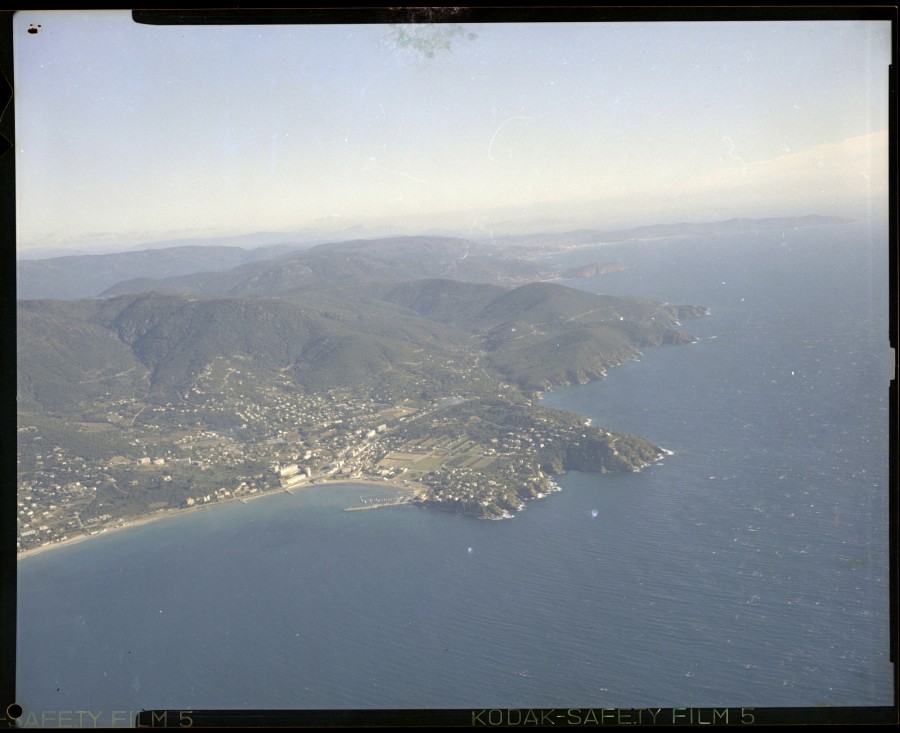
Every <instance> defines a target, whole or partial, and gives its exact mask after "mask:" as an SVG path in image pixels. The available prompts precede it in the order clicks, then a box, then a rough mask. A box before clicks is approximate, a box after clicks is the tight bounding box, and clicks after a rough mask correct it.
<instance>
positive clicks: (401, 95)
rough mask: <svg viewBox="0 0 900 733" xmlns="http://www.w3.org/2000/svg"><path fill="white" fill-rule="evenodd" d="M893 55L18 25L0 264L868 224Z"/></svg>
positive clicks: (508, 26)
mask: <svg viewBox="0 0 900 733" xmlns="http://www.w3.org/2000/svg"><path fill="white" fill-rule="evenodd" d="M38 26H39V27H38ZM35 30H36V31H37V32H29V31H35ZM890 32H891V28H890V23H889V22H888V21H774V22H768V21H711V22H636V23H632V22H611V23H464V24H459V25H454V24H439V25H388V24H385V25H377V24H373V25H314V26H303V25H257V26H157V25H143V24H136V23H134V22H133V21H132V18H131V14H130V12H129V11H68V12H65V11H43V12H31V11H23V12H20V13H17V14H16V16H15V17H14V30H13V43H14V63H15V104H16V112H15V114H16V169H17V173H16V186H17V254H19V255H20V256H21V255H27V253H28V252H29V251H37V249H39V248H40V249H45V250H46V249H47V248H54V249H58V250H59V251H60V253H64V251H65V250H66V249H71V250H74V249H82V250H83V249H84V248H86V247H87V248H90V247H119V248H125V247H126V246H131V245H134V244H136V243H140V242H151V241H161V240H167V239H174V238H201V237H216V236H226V235H239V234H245V233H251V232H260V231H267V232H269V231H274V232H292V231H299V230H302V229H308V228H313V229H322V230H337V229H340V228H342V227H352V226H357V225H363V226H366V225H371V226H376V225H377V226H381V227H386V228H388V229H390V228H395V229H396V230H397V231H398V232H400V231H414V230H421V231H426V230H429V229H435V228H447V229H454V230H460V231H471V232H486V231H491V232H494V231H497V232H499V233H506V232H507V231H512V230H514V229H515V228H516V227H519V228H522V227H528V226H532V227H536V228H538V229H539V228H540V227H541V225H543V226H545V228H546V229H548V230H565V229H567V228H569V229H571V228H574V227H580V226H594V227H600V228H603V227H610V228H612V227H619V226H631V225H634V226H638V225H643V224H657V223H667V222H676V221H715V220H720V219H727V218H732V217H736V216H747V217H761V216H784V215H806V214H810V213H818V214H823V215H827V214H838V215H844V216H856V215H857V214H858V212H860V211H872V210H875V211H879V212H880V211H885V208H884V207H885V205H886V201H887V196H888V183H887V182H888V131H887V128H888V65H889V64H890V61H891V45H890V44H891V40H890Z"/></svg>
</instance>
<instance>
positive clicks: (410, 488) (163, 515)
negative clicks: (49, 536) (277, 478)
mask: <svg viewBox="0 0 900 733" xmlns="http://www.w3.org/2000/svg"><path fill="white" fill-rule="evenodd" d="M328 484H350V485H364V486H375V487H384V488H390V489H395V490H396V489H399V490H401V491H405V492H408V493H412V494H414V493H419V492H421V491H422V490H423V489H425V486H423V485H422V484H418V483H414V482H405V483H404V482H401V481H393V480H390V479H378V478H343V479H337V478H324V479H317V480H315V481H306V482H303V483H298V484H296V485H294V486H290V487H288V488H287V489H286V488H284V487H280V488H277V489H271V490H269V491H264V492H260V493H257V494H250V495H249V496H241V497H236V496H233V497H231V498H228V499H220V500H218V501H215V502H211V503H209V504H201V505H199V506H190V507H179V508H176V509H164V510H162V511H157V512H154V513H152V514H141V515H138V516H135V517H131V518H126V519H123V520H121V524H114V525H112V526H110V527H105V528H103V529H100V530H99V531H98V532H97V533H96V534H82V535H77V536H76V537H67V538H66V539H64V540H62V541H61V542H48V543H47V544H45V545H39V546H38V547H31V548H29V549H27V550H22V551H21V552H18V553H16V561H18V560H22V559H24V558H26V557H33V556H35V555H40V554H42V553H44V552H48V551H50V550H54V549H56V548H58V547H69V546H71V545H76V544H78V543H80V542H84V541H86V540H91V539H94V538H95V537H101V536H104V535H109V534H112V533H113V532H119V531H121V530H124V529H130V528H131V527H138V526H140V525H143V524H149V523H150V522H156V521H159V520H161V519H168V518H171V517H179V516H182V515H184V514H187V513H189V512H196V511H203V510H207V509H214V508H216V507H220V506H226V505H229V504H231V503H233V502H239V503H241V504H247V503H249V502H251V501H253V500H254V499H262V498H263V497H266V496H281V495H283V494H292V493H293V490H294V489H307V488H310V487H315V486H325V485H328ZM288 489H290V490H288Z"/></svg>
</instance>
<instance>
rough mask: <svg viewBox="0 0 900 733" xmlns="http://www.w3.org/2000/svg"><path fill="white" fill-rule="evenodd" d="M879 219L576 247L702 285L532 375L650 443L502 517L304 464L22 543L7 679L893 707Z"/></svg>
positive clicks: (129, 699) (137, 689) (558, 702)
mask: <svg viewBox="0 0 900 733" xmlns="http://www.w3.org/2000/svg"><path fill="white" fill-rule="evenodd" d="M886 253H887V246H886V233H885V232H882V231H870V230H868V229H867V228H866V227H863V226H860V225H851V226H842V227H831V228H821V229H804V230H788V231H785V232H782V231H780V230H779V231H766V232H758V233H745V234H741V235H740V236H727V237H709V238H697V239H690V238H684V239H677V240H668V241H657V242H652V243H644V244H633V245H629V246H628V247H618V248H605V247H604V248H603V249H602V250H600V251H595V252H588V251H584V250H582V251H579V252H577V253H572V254H571V255H570V256H569V260H570V263H571V264H575V263H577V262H587V261H592V260H596V259H598V258H603V259H616V260H620V261H623V262H625V263H626V264H627V265H628V266H629V269H628V270H627V271H625V272H621V273H614V274H611V275H606V276H602V277H598V278H592V279H588V280H580V281H573V282H572V283H571V284H572V285H575V286H577V287H582V288H585V289H589V290H593V291H597V292H607V293H611V294H632V295H644V296H647V297H652V298H656V299H659V300H666V301H669V302H672V303H695V304H700V305H706V306H709V307H710V308H711V309H712V314H711V315H710V316H708V317H706V318H704V319H700V320H696V321H691V322H687V323H685V324H684V326H685V329H686V330H689V331H691V332H692V333H695V334H696V335H698V336H700V338H701V340H700V341H699V342H698V343H697V344H694V345H692V346H679V347H664V348H660V349H653V350H648V352H647V353H646V354H645V356H644V357H643V358H642V359H641V361H640V362H636V363H631V364H627V365H623V366H621V367H617V368H616V369H613V370H611V372H610V374H609V377H608V378H607V379H605V380H603V381H601V382H597V383H594V384H590V385H584V386H579V387H572V388H566V389H560V390H558V391H556V392H554V393H552V394H550V395H548V396H547V397H546V398H545V400H544V401H545V403H546V404H548V405H552V406H557V407H562V408H566V409H572V410H576V411H578V412H581V413H583V414H584V415H586V416H588V417H591V418H593V419H594V422H595V423H596V424H600V425H605V426H608V427H611V428H614V429H620V430H625V431H631V432H634V433H637V434H639V435H643V436H645V437H647V438H650V439H651V440H653V441H655V442H657V443H658V444H659V445H662V446H663V447H666V448H668V449H670V450H673V451H674V452H675V454H674V455H672V456H670V457H668V458H666V459H665V461H664V462H662V463H661V464H659V465H655V466H653V467H651V468H649V469H647V470H645V471H644V472H642V473H639V474H629V475H616V476H597V475H589V474H577V473H571V474H568V475H566V476H565V477H563V479H562V481H561V483H562V485H563V487H564V490H563V491H562V492H560V493H558V494H554V495H552V496H550V497H548V498H546V499H544V500H541V501H536V502H532V503H531V504H530V505H529V506H528V508H527V510H526V511H525V512H522V513H521V514H519V515H517V516H516V517H515V518H514V519H513V520H510V521H505V522H483V521H477V520H471V519H465V518H461V517H456V516H452V515H445V514H441V513H438V512H433V511H425V510H419V509H415V508H411V507H400V508H396V509H388V510H379V511H370V512H352V513H347V512H343V511H342V509H343V508H344V507H345V506H348V505H349V504H352V503H356V501H357V498H358V496H360V495H361V494H366V493H371V492H374V491H375V489H366V488H360V487H329V488H325V487H322V488H314V489H310V490H308V491H304V492H302V493H297V494H295V495H293V496H291V495H287V494H282V495H278V496H273V497H269V498H265V499H260V500H259V501H254V502H251V503H250V504H247V505H243V504H233V505H228V506H223V507H218V508H215V509H211V510H208V511H203V512H196V513H193V514H190V515H183V516H179V517H175V518H171V519H167V520H165V521H161V522H157V523H153V524H148V525H145V526H142V527H136V528H133V529H131V530H127V531H123V532H119V533H115V534H111V535H105V536H100V537H96V538H94V539H92V540H90V541H88V542H84V543H81V544H79V545H75V546H72V547H68V548H64V549H58V550H54V551H52V552H47V553H44V554H42V555H37V556H34V557H31V558H26V559H25V560H22V561H20V562H19V591H18V603H19V619H18V624H19V646H18V659H17V675H18V702H20V703H21V704H23V705H24V706H25V708H26V713H27V712H28V711H33V710H34V711H41V710H47V709H52V710H60V709H64V710H65V709H71V710H78V709H81V710H88V709H90V710H107V711H108V710H111V709H116V710H139V709H141V708H185V707H187V708H194V709H197V708H244V707H247V708H397V707H401V708H402V707H408V708H423V707H442V708H444V707H451V708H452V707H523V706H532V707H537V706H547V707H552V706H556V707H559V706H569V707H572V706H581V707H587V706H593V707H600V706H605V707H630V706H651V705H652V706H664V707H676V706H719V707H722V706H726V705H727V706H755V707H776V706H813V705H823V704H828V705H842V706H846V705H889V704H891V702H892V690H893V681H892V680H893V678H892V673H893V670H892V666H891V664H890V662H889V648H888V643H889V626H888V623H889V619H888V611H889V603H888V601H889V599H888V565H887V552H888V512H887V508H888V468H887V451H888V438H887V430H888V403H887V389H888V380H889V379H890V377H891V362H890V356H889V351H888V348H887V347H888V344H887V307H886V303H887V254H886Z"/></svg>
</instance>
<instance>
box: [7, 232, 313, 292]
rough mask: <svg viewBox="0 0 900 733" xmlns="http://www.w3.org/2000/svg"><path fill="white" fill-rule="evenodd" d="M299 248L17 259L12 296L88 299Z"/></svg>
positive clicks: (171, 250)
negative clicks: (120, 286) (135, 282)
mask: <svg viewBox="0 0 900 733" xmlns="http://www.w3.org/2000/svg"><path fill="white" fill-rule="evenodd" d="M299 246H300V245H290V244H282V245H272V246H268V247H261V248H259V249H249V250H248V249H242V248H240V247H216V246H182V247H170V248H166V249H147V250H141V251H137V252H116V253H113V254H101V255H68V256H65V257H51V258H48V259H42V260H19V261H18V262H16V290H17V297H19V298H20V299H40V298H59V299H66V300H69V299H71V300H75V299H78V298H92V297H95V296H97V295H99V294H100V293H102V292H103V291H104V290H106V289H107V288H110V287H111V286H113V285H115V284H116V283H119V282H122V281H123V280H130V279H133V278H143V280H144V281H145V282H146V281H148V280H149V279H156V278H165V277H171V276H174V275H188V274H191V273H195V272H206V271H220V270H229V269H231V268H234V267H237V266H239V265H242V264H245V263H248V262H254V261H257V260H262V259H271V258H272V257H275V256H277V255H279V254H282V253H283V252H284V250H285V248H288V249H292V248H297V247H299ZM154 282H155V280H154Z"/></svg>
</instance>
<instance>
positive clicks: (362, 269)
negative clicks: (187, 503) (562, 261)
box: [16, 216, 845, 300]
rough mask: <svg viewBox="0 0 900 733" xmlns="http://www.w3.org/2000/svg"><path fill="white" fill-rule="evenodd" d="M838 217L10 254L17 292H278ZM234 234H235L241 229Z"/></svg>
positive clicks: (540, 270)
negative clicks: (481, 236) (29, 256)
mask: <svg viewBox="0 0 900 733" xmlns="http://www.w3.org/2000/svg"><path fill="white" fill-rule="evenodd" d="M844 221H845V220H843V219H838V218H836V217H823V216H805V217H794V218H777V219H774V218H773V219H731V220H729V221H721V222H712V223H682V224H665V225H655V226H647V227H639V228H634V229H625V230H616V231H600V230H594V229H579V230H576V231H569V232H550V233H538V234H528V235H523V236H507V237H496V238H493V237H492V238H491V239H490V240H489V241H480V242H479V241H474V240H472V239H467V238H460V237H446V236H402V237H397V236H395V237H388V238H381V239H354V240H350V241H332V242H328V243H322V244H311V243H308V242H307V243H302V244H301V243H290V242H287V243H285V242H282V243H276V244H270V245H268V246H261V247H257V248H255V249H246V248H243V247H237V246H218V245H211V244H205V245H185V246H177V247H165V248H150V249H144V250H141V251H131V252H118V253H114V254H99V255H70V256H66V257H53V258H49V259H43V260H19V261H18V262H17V263H16V278H17V295H18V297H19V298H21V299H40V298H57V299H73V300H74V299H78V298H90V297H98V296H100V297H113V296H117V295H125V294H128V293H141V292H154V291H155V292H168V293H182V294H194V295H207V296H212V295H218V296H226V295H227V296H251V295H253V296H276V295H283V294H287V293H290V292H291V291H294V290H298V289H309V288H321V287H331V286H332V285H334V284H336V283H338V284H346V283H350V282H353V283H363V282H378V281H392V280H393V281H396V280H398V279H410V280H413V279H421V278H445V279H453V280H460V281H467V282H481V283H495V284H499V285H505V286H509V285H520V284H522V283H526V282H531V281H535V280H549V279H554V278H559V277H587V276H593V275H598V274H605V273H607V272H613V271H615V270H616V269H621V266H620V265H616V264H615V263H601V262H598V263H595V264H594V265H591V266H585V267H581V268H574V269H569V270H565V271H563V270H562V269H561V268H560V267H558V266H557V265H556V264H555V263H554V262H553V260H552V257H551V255H553V254H554V253H559V252H562V251H565V250H566V249H568V248H571V247H576V246H589V245H596V244H598V243H604V244H613V243H616V242H628V241H636V240H641V239H649V238H658V237H674V236H687V235H692V236H700V235H706V234H714V233H722V232H733V231H745V230H754V229H772V228H775V229H777V228H785V227H799V226H825V225H830V224H838V223H843V222H844ZM347 231H349V230H347ZM253 236H256V235H253ZM268 236H270V237H271V236H273V235H271V234H270V235H268ZM231 239H232V240H234V241H241V240H240V238H231ZM222 241H226V240H225V239H223V240H222ZM253 241H255V240H253Z"/></svg>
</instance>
